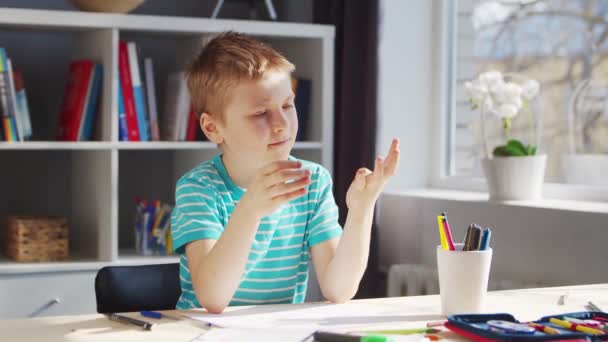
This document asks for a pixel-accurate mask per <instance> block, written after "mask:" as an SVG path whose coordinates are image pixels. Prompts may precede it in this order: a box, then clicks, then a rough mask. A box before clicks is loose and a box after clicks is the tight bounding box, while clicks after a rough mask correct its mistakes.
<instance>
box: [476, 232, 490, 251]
mask: <svg viewBox="0 0 608 342" xmlns="http://www.w3.org/2000/svg"><path fill="white" fill-rule="evenodd" d="M491 235H492V231H491V230H490V228H484V229H483V232H482V233H481V243H480V245H479V250H480V251H485V250H486V249H488V248H489V247H490V236H491Z"/></svg>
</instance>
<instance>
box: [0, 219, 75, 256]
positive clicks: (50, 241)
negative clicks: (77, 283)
mask: <svg viewBox="0 0 608 342" xmlns="http://www.w3.org/2000/svg"><path fill="white" fill-rule="evenodd" d="M6 255H7V256H9V257H11V258H13V259H14V260H16V261H60V260H66V259H67V258H68V221H67V219H66V218H63V217H51V216H11V217H9V219H8V226H7V234H6Z"/></svg>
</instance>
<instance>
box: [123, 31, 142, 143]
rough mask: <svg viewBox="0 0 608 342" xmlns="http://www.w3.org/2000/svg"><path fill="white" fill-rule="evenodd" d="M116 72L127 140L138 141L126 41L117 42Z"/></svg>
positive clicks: (137, 127)
mask: <svg viewBox="0 0 608 342" xmlns="http://www.w3.org/2000/svg"><path fill="white" fill-rule="evenodd" d="M118 74H119V79H120V83H121V89H122V98H123V101H124V105H125V117H126V122H127V132H128V133H129V141H140V140H141V138H140V135H139V126H138V123H137V112H136V111H135V95H134V94H133V84H132V83H131V70H130V67H129V52H128V48H127V42H125V41H120V42H119V43H118Z"/></svg>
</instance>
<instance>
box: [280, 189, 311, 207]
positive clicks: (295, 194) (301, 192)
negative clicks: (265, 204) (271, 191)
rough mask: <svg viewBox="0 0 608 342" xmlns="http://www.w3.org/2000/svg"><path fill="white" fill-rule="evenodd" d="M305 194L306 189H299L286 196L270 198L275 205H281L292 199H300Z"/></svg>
mask: <svg viewBox="0 0 608 342" xmlns="http://www.w3.org/2000/svg"><path fill="white" fill-rule="evenodd" d="M307 192H308V190H306V188H301V189H298V190H296V191H292V192H289V193H286V194H282V195H279V196H276V197H274V198H272V201H273V202H274V204H275V205H278V204H283V203H286V202H289V201H291V200H292V199H296V198H298V197H302V196H304V195H306V193H307Z"/></svg>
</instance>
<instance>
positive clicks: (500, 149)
mask: <svg viewBox="0 0 608 342" xmlns="http://www.w3.org/2000/svg"><path fill="white" fill-rule="evenodd" d="M492 154H493V155H494V157H509V156H510V154H509V151H507V147H506V146H496V148H495V149H494V151H493V152H492Z"/></svg>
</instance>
